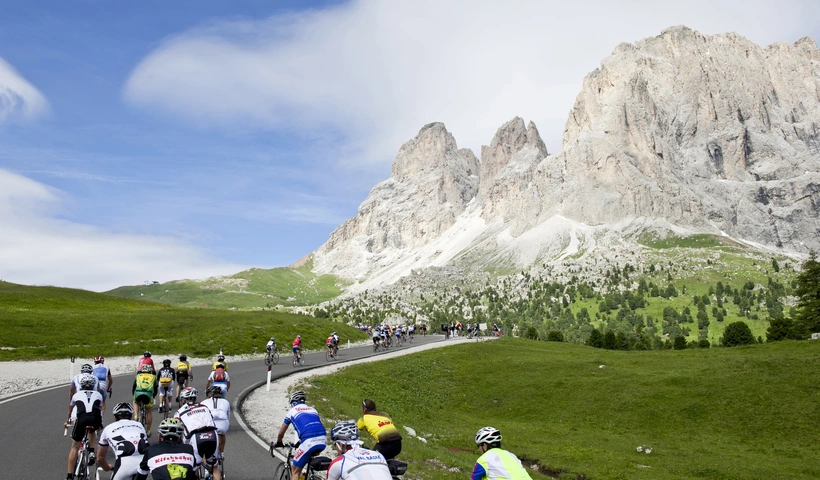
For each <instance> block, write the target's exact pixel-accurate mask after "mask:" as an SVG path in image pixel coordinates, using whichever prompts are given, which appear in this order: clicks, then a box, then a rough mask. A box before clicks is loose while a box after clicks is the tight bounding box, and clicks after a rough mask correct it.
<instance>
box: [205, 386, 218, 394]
mask: <svg viewBox="0 0 820 480" xmlns="http://www.w3.org/2000/svg"><path fill="white" fill-rule="evenodd" d="M205 395H219V396H222V387H219V386H217V385H211V386H210V387H208V388H207V389H206V390H205Z"/></svg>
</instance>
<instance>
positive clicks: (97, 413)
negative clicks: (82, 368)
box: [63, 373, 103, 480]
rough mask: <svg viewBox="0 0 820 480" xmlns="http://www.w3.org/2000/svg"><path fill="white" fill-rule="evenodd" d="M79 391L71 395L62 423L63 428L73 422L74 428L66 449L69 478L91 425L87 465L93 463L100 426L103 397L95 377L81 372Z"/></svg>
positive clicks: (67, 476) (69, 479)
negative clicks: (69, 411) (67, 411)
mask: <svg viewBox="0 0 820 480" xmlns="http://www.w3.org/2000/svg"><path fill="white" fill-rule="evenodd" d="M79 384H80V391H78V392H77V393H75V394H74V396H72V397H71V404H70V408H71V414H70V416H69V417H68V421H67V422H65V423H64V424H63V426H64V427H65V428H68V426H69V425H70V424H71V423H74V430H72V431H71V450H69V451H68V475H66V478H67V479H68V480H71V478H72V477H73V476H74V464H75V463H76V462H77V453H78V451H79V449H80V443H81V442H82V441H83V438H84V437H85V431H86V428H87V427H93V431H92V432H91V439H90V440H89V442H88V450H89V451H90V452H91V454H90V455H89V461H88V464H89V465H93V464H94V460H95V459H94V442H96V440H97V430H99V429H100V428H102V410H101V407H102V402H103V398H102V395H100V392H99V391H97V388H96V387H97V377H95V376H94V375H91V374H90V373H83V374H82V376H81V377H80V379H79Z"/></svg>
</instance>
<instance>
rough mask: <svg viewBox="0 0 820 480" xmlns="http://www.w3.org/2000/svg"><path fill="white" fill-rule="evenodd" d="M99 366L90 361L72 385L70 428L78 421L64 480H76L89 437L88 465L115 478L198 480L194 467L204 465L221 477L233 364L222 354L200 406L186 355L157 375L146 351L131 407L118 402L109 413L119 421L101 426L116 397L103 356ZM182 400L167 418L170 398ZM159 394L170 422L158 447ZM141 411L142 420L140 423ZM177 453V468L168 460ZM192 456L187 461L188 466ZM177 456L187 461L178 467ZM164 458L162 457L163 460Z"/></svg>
mask: <svg viewBox="0 0 820 480" xmlns="http://www.w3.org/2000/svg"><path fill="white" fill-rule="evenodd" d="M94 362H95V366H93V367H92V366H91V365H90V364H85V365H83V366H82V367H81V368H80V374H78V375H77V376H75V377H74V378H72V380H71V385H70V392H69V395H70V400H69V416H68V421H67V422H66V423H65V427H66V430H67V429H68V427H69V426H70V425H71V424H73V425H74V428H73V430H72V433H71V440H72V445H71V450H70V451H69V455H68V466H67V471H68V473H67V476H66V478H67V479H69V480H71V479H72V478H73V473H74V465H75V463H76V461H77V454H78V449H79V447H80V444H81V442H83V440H84V438H85V437H86V435H87V436H88V449H89V456H88V463H89V465H94V464H95V463H96V462H98V464H99V466H100V467H101V468H102V469H103V470H105V471H112V470H113V474H112V477H111V478H112V480H120V479H126V478H132V476H135V475H136V478H138V479H139V478H140V477H142V478H145V476H147V474H148V473H149V472H150V473H151V474H152V477H153V478H154V479H157V480H170V479H171V478H174V479H179V478H185V479H187V478H191V479H193V478H196V475H195V474H194V473H193V471H194V469H195V468H197V467H198V466H199V465H200V464H203V463H204V466H205V468H206V470H207V471H208V472H210V473H209V475H211V474H212V475H213V478H214V479H215V480H221V478H220V470H219V469H215V468H214V466H215V465H216V464H217V463H218V462H221V458H222V453H223V452H224V449H225V433H227V431H228V429H229V427H230V411H231V407H230V402H229V401H228V400H226V399H225V398H224V397H225V396H226V394H227V392H228V389H229V388H230V378H229V377H228V373H227V370H228V365H227V362H226V361H225V356H224V355H222V354H221V353H220V355H219V356H218V357H217V360H216V361H215V362H214V364H213V366H212V369H211V374H210V376H209V378H208V381H207V385H206V390H205V393H206V396H207V399H205V400H203V401H202V402H201V403H199V404H198V403H196V402H197V397H198V395H199V393H198V391H197V390H196V389H195V388H192V387H190V386H189V382H190V381H192V380H193V369H192V367H191V364H190V362H188V358H187V356H186V355H184V354H182V355H180V356H179V362H178V363H177V368H176V369H174V368H172V367H171V360H170V359H165V360H163V362H162V367H161V368H160V369H159V370H155V367H154V361H153V359H152V358H151V352H147V351H146V352H145V353H144V354H143V356H142V358H141V359H140V360H139V363H138V365H137V374H136V376H135V378H134V382H133V385H132V388H131V393H132V397H133V403H132V402H121V403H118V404H117V405H116V406H115V407H114V408H113V410H112V415H113V417H114V419H115V422H113V423H111V424H110V425H108V426H107V427H105V428H104V429H103V413H104V411H105V399H106V397H108V396H110V395H111V387H112V385H113V377H112V375H111V371H110V369H108V367H107V366H105V364H104V362H105V359H104V358H103V357H101V356H98V357H95V359H94ZM174 396H175V397H176V399H177V401H178V402H179V403H180V408H179V410H178V411H177V412H176V413H175V414H174V415H173V416H171V415H170V410H171V407H172V399H173V398H174ZM157 397H158V400H159V409H158V411H159V412H160V413H163V414H164V416H165V418H164V419H163V420H162V421H161V422H160V424H159V427H158V437H159V443H157V444H154V445H151V444H150V439H151V425H152V424H153V415H152V410H153V406H154V399H155V398H157ZM140 408H142V409H143V411H144V413H145V415H144V419H143V418H140V420H141V421H142V422H144V423H142V422H138V421H136V418H137V416H138V415H139V414H138V412H140ZM101 429H102V433H101V434H100V439H99V446H98V447H97V450H96V454H95V451H94V445H95V443H96V437H97V432H98V431H99V430H101ZM109 447H112V450H113V452H114V456H115V457H116V460H117V461H116V462H115V464H114V465H113V466H112V465H110V464H109V463H108V462H107V460H106V458H105V457H106V455H107V454H108V449H109ZM171 453H172V454H174V456H173V458H174V459H175V460H174V463H168V462H165V461H164V460H161V459H163V458H167V455H166V454H171ZM188 453H190V460H191V461H190V462H188V461H187V458H188V456H186V455H187V454H188ZM178 458H184V459H186V460H185V461H182V462H181V463H179V462H177V461H176V460H177V459H178ZM158 459H159V460H158Z"/></svg>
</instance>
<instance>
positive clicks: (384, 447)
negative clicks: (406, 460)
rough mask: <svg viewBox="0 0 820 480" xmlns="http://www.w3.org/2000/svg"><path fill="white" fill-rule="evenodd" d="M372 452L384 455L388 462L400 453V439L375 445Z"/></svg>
mask: <svg viewBox="0 0 820 480" xmlns="http://www.w3.org/2000/svg"><path fill="white" fill-rule="evenodd" d="M373 450H375V451H377V452H379V453H381V454H382V455H384V458H385V459H386V460H390V459H392V458H395V457H396V455H398V454H399V453H401V439H398V440H391V441H389V442H380V443H377V444H376V445H374V446H373Z"/></svg>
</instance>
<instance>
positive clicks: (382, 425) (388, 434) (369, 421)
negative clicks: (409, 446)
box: [357, 398, 401, 460]
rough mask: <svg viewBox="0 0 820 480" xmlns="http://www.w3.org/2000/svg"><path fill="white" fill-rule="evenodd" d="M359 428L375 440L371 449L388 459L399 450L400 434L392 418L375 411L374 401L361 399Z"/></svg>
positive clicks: (393, 456)
mask: <svg viewBox="0 0 820 480" xmlns="http://www.w3.org/2000/svg"><path fill="white" fill-rule="evenodd" d="M357 426H358V427H359V429H360V430H367V433H369V434H370V436H371V437H373V439H374V440H376V445H374V446H373V450H375V451H377V452H379V453H381V454H382V455H384V458H386V459H387V460H390V459H392V458H395V456H396V455H398V454H399V453H400V452H401V434H400V433H399V430H398V429H397V428H396V426H395V425H393V420H390V417H388V416H387V414H386V413H384V412H379V411H376V402H374V401H373V400H371V399H369V398H366V399H365V400H364V401H362V418H360V419H359V421H358V422H357Z"/></svg>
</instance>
